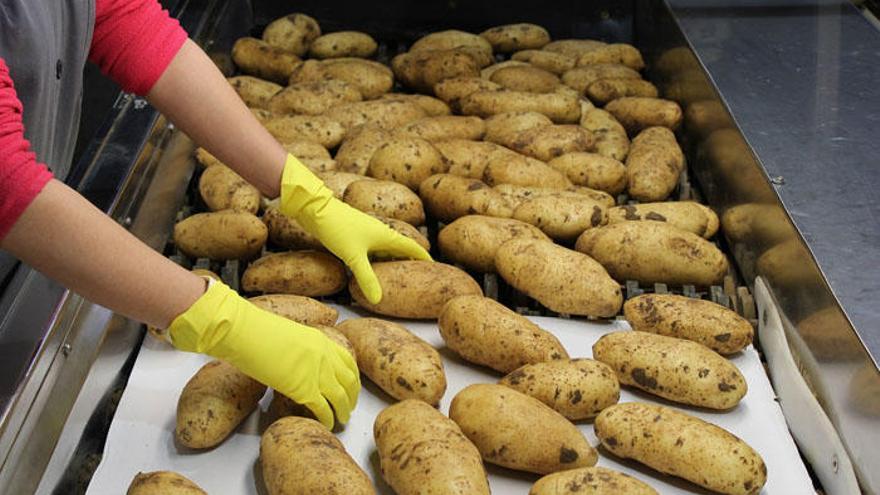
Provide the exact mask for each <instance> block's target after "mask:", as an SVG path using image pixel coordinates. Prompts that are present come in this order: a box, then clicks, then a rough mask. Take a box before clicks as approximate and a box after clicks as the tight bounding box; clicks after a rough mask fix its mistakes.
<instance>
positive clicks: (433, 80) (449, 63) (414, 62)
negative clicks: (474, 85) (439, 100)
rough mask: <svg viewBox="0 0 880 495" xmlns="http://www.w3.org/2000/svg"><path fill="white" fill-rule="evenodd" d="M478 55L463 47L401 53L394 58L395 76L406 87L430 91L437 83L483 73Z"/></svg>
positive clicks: (392, 66)
mask: <svg viewBox="0 0 880 495" xmlns="http://www.w3.org/2000/svg"><path fill="white" fill-rule="evenodd" d="M478 58H479V55H477V57H476V58H475V57H474V56H473V54H472V53H470V52H469V51H467V50H463V49H444V50H422V51H410V52H405V53H401V54H399V55H397V56H395V57H394V58H393V59H391V68H392V70H393V71H394V77H396V78H397V80H398V81H399V82H401V83H402V84H403V85H404V86H406V87H408V88H411V89H413V90H415V91H417V92H420V93H430V92H431V91H432V90H433V88H434V86H436V85H437V84H438V83H440V82H442V81H444V80H446V79H451V78H457V77H476V76H478V75H479V74H480V64H479V62H478V60H477V59H478Z"/></svg>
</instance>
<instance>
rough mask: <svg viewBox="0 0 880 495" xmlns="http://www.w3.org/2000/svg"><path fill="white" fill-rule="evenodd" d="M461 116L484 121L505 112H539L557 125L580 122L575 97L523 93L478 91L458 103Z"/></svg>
mask: <svg viewBox="0 0 880 495" xmlns="http://www.w3.org/2000/svg"><path fill="white" fill-rule="evenodd" d="M460 106H461V113H462V114H464V115H477V116H479V117H483V118H487V117H491V116H493V115H497V114H499V113H506V112H538V113H542V114H544V115H546V116H547V117H549V118H550V119H551V120H552V121H553V122H555V123H557V124H575V123H577V122H578V121H579V120H580V118H581V107H580V103H579V102H578V98H577V96H576V95H566V94H561V93H529V92H525V91H510V90H499V91H477V92H474V93H471V94H469V95H467V96H465V97H464V98H462V99H461V102H460Z"/></svg>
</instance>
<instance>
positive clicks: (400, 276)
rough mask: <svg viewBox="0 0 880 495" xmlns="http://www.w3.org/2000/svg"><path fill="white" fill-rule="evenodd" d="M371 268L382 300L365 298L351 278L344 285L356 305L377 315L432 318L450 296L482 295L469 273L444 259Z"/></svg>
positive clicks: (419, 318)
mask: <svg viewBox="0 0 880 495" xmlns="http://www.w3.org/2000/svg"><path fill="white" fill-rule="evenodd" d="M373 271H374V272H375V274H376V278H378V279H379V285H380V286H381V287H382V300H381V301H379V302H378V303H377V304H372V303H370V302H369V301H367V299H366V298H365V297H364V293H363V292H361V289H360V286H358V284H357V283H356V281H355V280H352V281H351V283H350V284H349V286H348V289H349V292H351V297H352V299H354V300H355V301H356V302H357V303H358V305H360V306H361V307H362V308H364V309H366V310H367V311H370V312H372V313H376V314H380V315H385V316H394V317H397V318H412V319H418V320H434V319H437V317H438V316H440V311H441V310H442V309H443V306H444V305H445V304H446V303H447V302H448V301H449V300H451V299H452V298H454V297H457V296H466V295H480V296H481V295H483V290H482V289H481V288H480V285H479V284H477V282H476V281H474V279H472V278H471V276H470V275H468V274H467V273H465V272H464V271H462V270H460V269H458V268H456V267H454V266H452V265H447V264H445V263H437V262H432V261H417V260H407V261H384V262H377V263H373Z"/></svg>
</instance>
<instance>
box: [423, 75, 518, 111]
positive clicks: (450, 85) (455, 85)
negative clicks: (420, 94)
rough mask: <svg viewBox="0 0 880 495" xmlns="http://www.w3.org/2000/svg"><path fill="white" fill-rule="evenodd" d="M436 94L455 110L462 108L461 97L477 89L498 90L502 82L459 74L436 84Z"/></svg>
mask: <svg viewBox="0 0 880 495" xmlns="http://www.w3.org/2000/svg"><path fill="white" fill-rule="evenodd" d="M433 89H434V94H435V95H437V98H440V99H441V100H443V101H445V102H446V104H447V105H449V106H450V107H451V108H452V109H453V110H456V111H460V110H461V99H462V98H464V97H465V96H467V95H469V94H471V93H476V92H477V91H498V90H501V89H503V88H502V87H501V85H500V84H495V83H493V82H492V81H489V80H487V79H483V78H482V77H478V76H458V77H450V78H448V79H444V80H442V81H440V82H438V83H437V84H435V85H434V88H433Z"/></svg>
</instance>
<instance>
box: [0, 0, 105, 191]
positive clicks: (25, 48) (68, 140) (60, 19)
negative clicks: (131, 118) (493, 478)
mask: <svg viewBox="0 0 880 495" xmlns="http://www.w3.org/2000/svg"><path fill="white" fill-rule="evenodd" d="M94 27H95V0H0V57H2V58H3V59H4V60H5V61H6V65H7V66H8V67H9V73H10V75H11V76H12V80H13V82H14V83H15V90H16V92H17V93H18V98H19V99H20V100H21V102H22V104H23V105H24V125H25V137H26V138H27V139H28V140H29V141H30V142H31V148H32V149H33V150H34V152H36V154H37V160H38V161H40V162H42V163H45V164H46V165H48V166H49V168H50V169H51V170H52V172H53V173H54V174H55V175H56V177H58V178H59V179H62V180H63V179H64V178H65V177H66V176H67V173H68V171H69V170H70V165H71V164H70V161H71V159H72V157H73V151H74V147H75V145H76V134H77V129H78V127H79V117H80V105H81V102H82V82H83V67H84V66H85V63H86V60H87V58H88V54H89V45H90V44H91V41H92V33H93V31H94Z"/></svg>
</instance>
